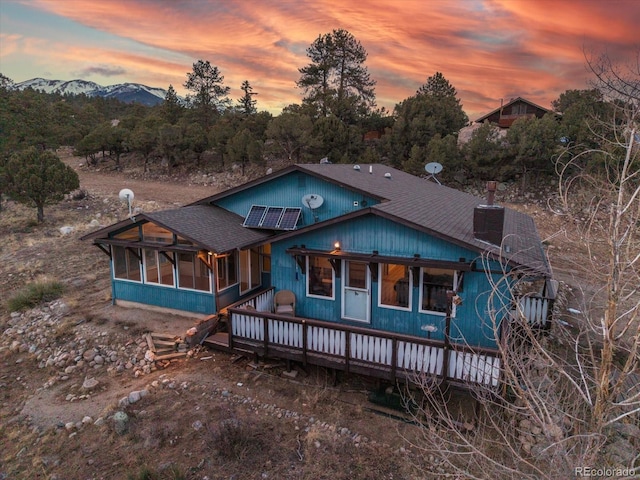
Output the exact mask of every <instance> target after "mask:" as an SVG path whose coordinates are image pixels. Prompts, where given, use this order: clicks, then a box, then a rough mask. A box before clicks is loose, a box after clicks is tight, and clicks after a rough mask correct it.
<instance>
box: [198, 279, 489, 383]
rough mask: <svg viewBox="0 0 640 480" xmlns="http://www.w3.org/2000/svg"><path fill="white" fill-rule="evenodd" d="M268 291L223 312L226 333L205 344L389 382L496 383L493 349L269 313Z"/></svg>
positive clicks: (210, 339) (220, 348)
mask: <svg viewBox="0 0 640 480" xmlns="http://www.w3.org/2000/svg"><path fill="white" fill-rule="evenodd" d="M272 299H273V289H269V290H266V291H263V292H260V293H259V294H257V295H256V296H254V297H252V298H250V299H247V300H245V301H243V302H242V303H240V304H237V305H235V306H232V307H229V308H228V309H227V310H226V312H225V313H226V316H227V319H228V320H227V329H228V332H218V333H215V334H214V335H211V336H209V337H208V338H207V339H206V340H205V341H204V345H207V346H209V347H211V348H214V349H218V350H223V351H227V352H236V353H243V354H254V355H258V356H262V357H272V358H281V359H288V360H294V361H298V362H301V363H302V364H305V365H307V364H312V365H319V366H324V367H328V368H334V369H337V370H343V371H346V372H352V373H358V374H364V375H368V376H372V377H377V378H384V379H387V380H391V381H394V380H396V379H406V380H409V381H422V380H424V378H425V377H430V378H432V379H434V380H437V381H442V380H446V381H448V382H452V383H457V384H460V385H462V386H469V385H472V384H481V385H484V386H487V387H490V388H495V387H497V386H498V385H499V383H500V368H501V359H500V358H499V354H498V351H497V350H493V349H486V348H470V347H467V346H463V345H454V344H447V343H445V342H440V341H435V340H429V339H426V338H420V337H412V336H408V335H400V334H392V333H390V332H382V331H376V330H372V329H366V328H361V327H354V326H346V325H342V324H337V323H334V322H325V321H320V320H314V319H308V318H301V317H293V316H288V315H279V314H275V313H272V312H271V308H270V307H271V305H272Z"/></svg>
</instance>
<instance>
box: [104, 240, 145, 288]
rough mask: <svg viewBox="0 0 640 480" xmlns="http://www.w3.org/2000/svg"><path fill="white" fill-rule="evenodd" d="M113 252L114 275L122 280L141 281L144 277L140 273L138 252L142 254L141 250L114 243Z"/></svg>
mask: <svg viewBox="0 0 640 480" xmlns="http://www.w3.org/2000/svg"><path fill="white" fill-rule="evenodd" d="M111 252H112V256H113V276H114V277H115V278H120V279H122V280H132V281H134V282H139V281H140V280H141V278H142V277H141V275H140V260H138V257H136V254H138V255H140V250H138V249H137V248H136V249H130V248H125V247H119V246H116V245H112V246H111Z"/></svg>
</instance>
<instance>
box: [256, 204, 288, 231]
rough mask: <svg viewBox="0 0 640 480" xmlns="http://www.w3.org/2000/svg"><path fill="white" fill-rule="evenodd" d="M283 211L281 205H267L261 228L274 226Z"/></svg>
mask: <svg viewBox="0 0 640 480" xmlns="http://www.w3.org/2000/svg"><path fill="white" fill-rule="evenodd" d="M283 211H284V208H283V207H268V208H267V212H266V213H265V214H264V218H263V219H262V223H261V224H260V226H261V227H262V228H276V227H277V225H278V222H279V221H280V217H281V216H282V212H283Z"/></svg>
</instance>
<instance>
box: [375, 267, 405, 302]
mask: <svg viewBox="0 0 640 480" xmlns="http://www.w3.org/2000/svg"><path fill="white" fill-rule="evenodd" d="M384 265H394V264H391V263H388V264H387V263H379V264H378V307H379V308H387V309H389V310H400V311H402V312H410V311H412V310H413V274H412V272H411V267H409V306H408V307H400V306H398V305H388V304H386V303H382V268H383V266H384Z"/></svg>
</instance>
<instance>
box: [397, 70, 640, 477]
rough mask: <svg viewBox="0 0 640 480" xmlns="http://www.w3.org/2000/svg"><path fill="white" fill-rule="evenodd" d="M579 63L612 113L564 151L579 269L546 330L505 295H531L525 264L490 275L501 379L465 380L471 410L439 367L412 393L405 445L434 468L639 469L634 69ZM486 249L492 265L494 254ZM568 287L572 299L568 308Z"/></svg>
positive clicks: (551, 473)
mask: <svg viewBox="0 0 640 480" xmlns="http://www.w3.org/2000/svg"><path fill="white" fill-rule="evenodd" d="M587 65H588V66H589V68H590V69H591V71H592V72H593V74H594V77H595V86H596V87H597V88H599V89H600V90H601V91H602V93H603V95H604V96H605V98H606V99H607V100H608V103H609V105H610V107H611V108H610V116H609V117H608V118H597V119H596V118H590V119H585V121H588V122H589V126H590V128H591V131H592V133H593V135H594V136H595V137H596V138H597V144H598V148H591V149H584V147H581V146H580V145H574V146H571V147H570V148H567V149H566V151H564V152H563V154H562V155H560V157H559V159H558V173H559V181H558V185H559V193H558V198H557V200H558V207H557V212H556V213H557V214H559V215H565V216H566V219H567V222H568V223H570V224H571V225H573V226H574V227H575V228H576V229H577V231H578V235H579V238H580V241H581V242H582V243H583V244H584V249H585V251H586V252H587V253H586V254H585V256H584V258H583V261H582V262H581V265H576V266H575V267H576V269H577V268H581V269H583V270H582V272H581V274H580V275H579V276H577V277H576V279H575V282H573V284H574V285H572V288H568V287H567V286H565V288H560V291H559V298H558V299H557V302H556V312H555V319H554V322H553V324H552V327H551V330H550V332H548V333H547V334H541V332H540V331H539V330H536V329H535V328H533V327H532V326H531V325H529V323H528V322H527V320H526V318H525V313H524V312H523V311H522V309H521V307H520V304H519V303H518V302H516V303H515V304H513V302H512V301H511V298H513V297H517V296H521V295H527V291H528V290H527V289H530V288H531V285H532V284H531V283H530V282H529V280H530V279H531V278H532V275H530V274H531V273H532V272H527V271H524V270H520V271H514V270H509V271H507V270H505V271H504V272H503V273H504V274H503V275H502V276H501V278H499V279H497V280H496V277H495V276H491V275H489V274H488V277H489V278H490V279H494V280H493V288H492V290H491V291H490V292H488V293H487V294H486V296H485V297H483V298H481V299H478V301H477V307H478V309H483V310H486V311H489V312H491V313H492V318H493V325H492V327H493V334H494V335H495V338H496V339H497V340H498V349H499V351H500V355H501V358H502V363H501V386H500V387H499V388H489V387H485V386H480V385H478V386H474V387H472V390H471V396H472V397H473V398H474V399H475V401H476V402H477V407H478V408H477V410H476V411H475V412H474V411H469V409H468V403H469V402H468V398H469V396H468V395H467V397H466V401H465V398H464V397H463V398H462V401H461V402H459V403H456V402H455V399H456V395H455V392H453V391H452V390H451V389H449V388H447V386H446V385H444V384H441V383H439V379H436V378H427V377H423V378H416V381H418V382H420V385H421V388H420V389H419V395H417V396H416V397H414V398H411V399H408V401H409V400H410V401H412V402H413V403H415V404H418V405H421V408H420V409H419V411H418V413H417V414H416V420H417V421H419V422H420V423H421V424H422V426H423V428H422V429H421V431H422V432H423V435H422V436H421V439H420V440H419V441H418V442H415V443H414V445H413V448H414V449H416V450H418V451H420V452H422V453H424V455H421V456H420V457H421V458H423V459H424V463H423V465H421V467H422V468H424V469H425V470H428V471H429V472H430V473H432V474H441V475H451V474H454V475H456V476H458V477H459V478H477V479H486V478H492V479H500V478H508V479H511V478H531V479H540V478H542V479H566V478H575V477H576V476H578V477H580V476H586V475H582V474H583V473H585V472H593V471H594V469H595V471H598V469H603V470H602V471H603V472H604V475H603V476H605V477H606V476H617V477H621V478H624V477H625V476H627V477H633V476H634V475H637V474H640V453H639V452H640V440H639V438H640V355H639V349H640V129H639V120H640V116H639V112H640V94H639V92H640V70H639V69H638V66H639V64H638V62H636V64H635V65H634V66H625V67H619V66H618V65H616V64H614V63H612V62H611V61H610V60H609V58H607V57H599V58H597V59H595V60H593V61H592V60H588V62H587ZM482 260H483V261H484V262H485V264H486V265H487V271H489V268H488V264H489V262H490V260H492V259H489V258H483V259H482ZM501 260H503V262H502V263H503V264H506V260H508V259H501ZM492 265H495V263H492ZM572 289H573V291H572ZM505 292H507V294H505ZM568 296H571V301H572V302H573V305H575V307H572V308H567V301H566V299H567V297H568ZM407 394H408V395H411V392H407ZM590 469H591V470H590ZM607 469H609V470H607Z"/></svg>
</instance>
